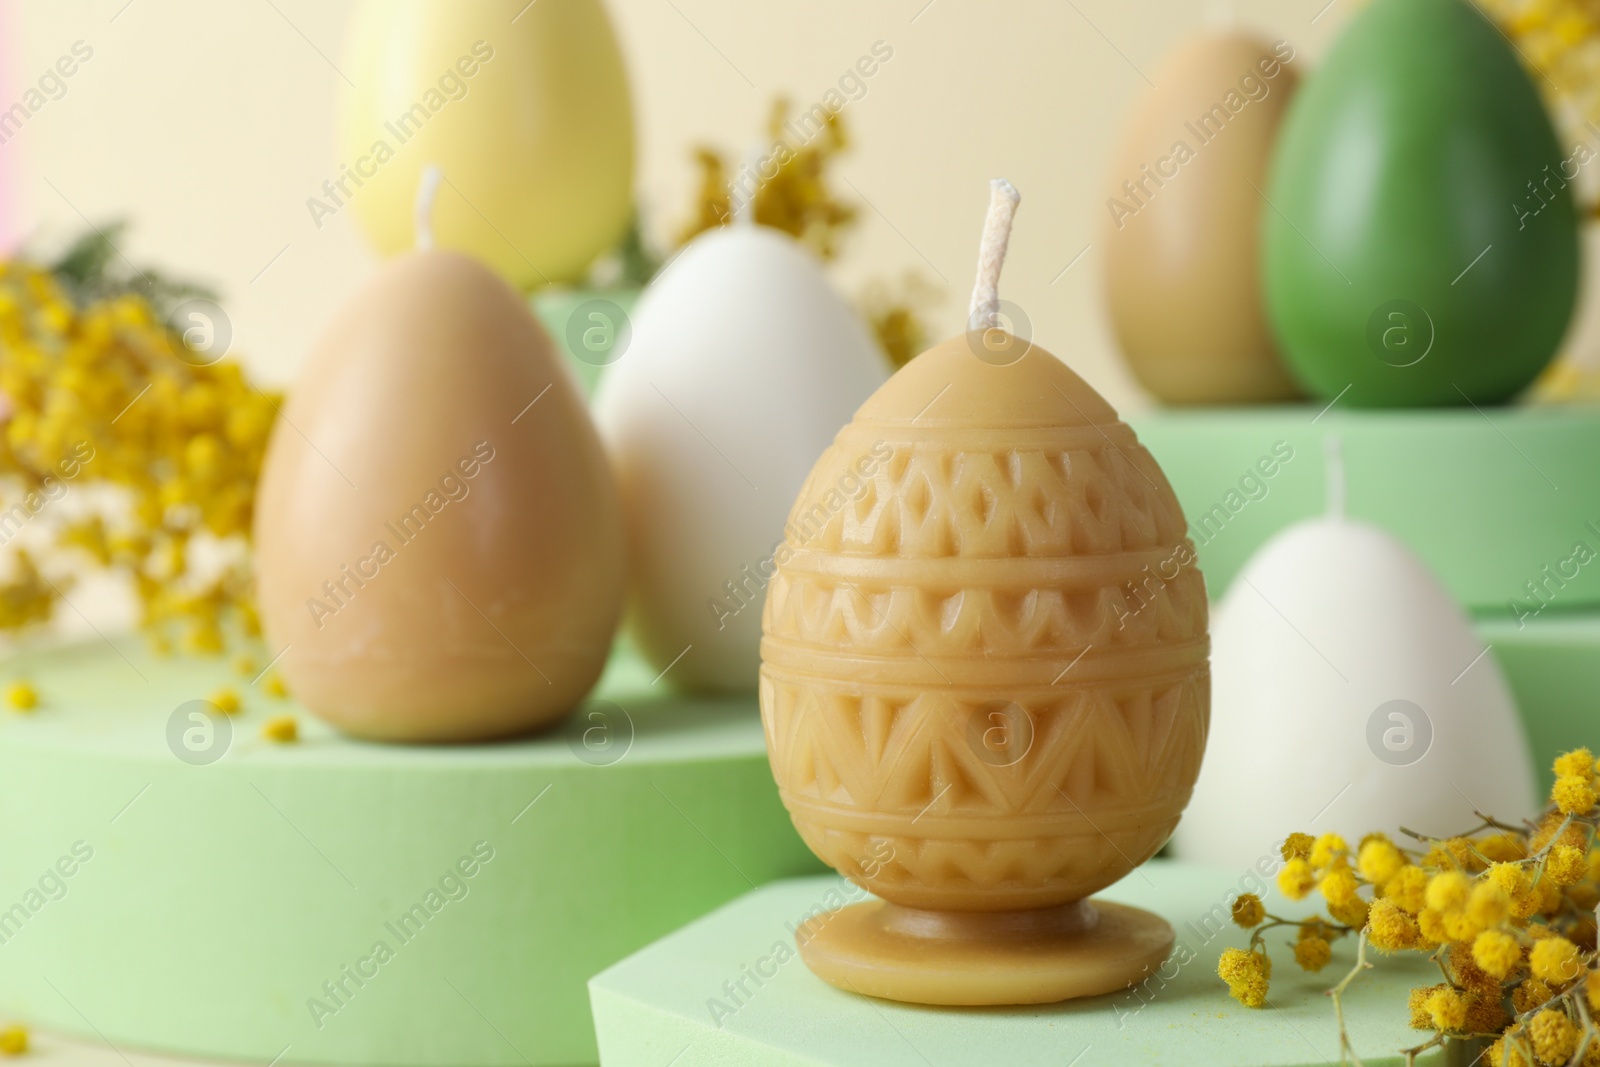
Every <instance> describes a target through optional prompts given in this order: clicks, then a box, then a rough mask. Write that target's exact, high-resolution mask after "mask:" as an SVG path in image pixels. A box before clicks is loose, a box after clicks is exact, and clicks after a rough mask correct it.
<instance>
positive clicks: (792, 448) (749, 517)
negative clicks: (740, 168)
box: [595, 224, 889, 692]
mask: <svg viewBox="0 0 1600 1067" xmlns="http://www.w3.org/2000/svg"><path fill="white" fill-rule="evenodd" d="M888 372H889V368H888V364H887V362H886V361H885V360H884V358H883V355H882V354H881V352H880V351H879V349H878V347H877V345H876V344H875V343H874V342H873V340H872V338H871V336H870V335H869V334H868V333H867V330H866V327H865V326H864V325H863V324H862V322H861V320H860V318H859V317H857V315H856V313H855V312H854V311H852V310H851V309H850V307H849V306H848V305H846V304H845V302H844V301H843V300H842V299H841V298H840V297H839V295H838V293H837V292H836V291H835V290H834V289H833V287H832V285H831V284H830V283H829V281H828V280H827V278H826V277H824V276H823V273H822V267H821V264H820V263H818V262H817V260H816V258H815V257H814V256H813V255H812V254H811V253H810V252H808V251H807V250H806V249H804V248H802V247H801V246H800V245H799V244H797V243H796V242H795V241H794V240H793V239H792V238H790V237H789V236H788V235H786V234H783V233H780V232H778V231H777V230H773V229H770V228H768V227H764V226H755V225H744V224H737V225H734V226H730V227H724V228H722V229H719V230H713V231H711V232H709V233H707V234H705V235H703V236H701V237H700V238H698V239H697V240H695V241H694V243H692V244H691V245H690V246H689V247H688V248H686V249H685V250H684V251H683V253H682V255H680V256H679V257H678V258H677V259H675V260H674V261H673V263H672V265H671V267H669V268H668V269H667V270H666V272H665V273H664V274H663V275H662V276H661V277H660V278H659V279H658V280H657V281H656V283H655V284H654V285H652V286H651V287H650V288H649V289H648V290H646V292H645V294H644V296H643V298H642V300H641V303H640V305H639V308H638V313H637V314H636V315H635V316H634V324H633V341H632V343H631V344H630V345H629V346H628V348H627V350H626V351H625V352H624V353H623V354H622V356H621V357H620V359H618V360H617V362H616V363H614V364H613V365H612V366H611V367H609V368H608V370H607V373H606V377H605V380H604V384H603V385H602V387H601V389H600V394H599V396H598V397H597V398H596V401H595V407H596V412H595V414H596V419H597V420H598V422H599V423H600V428H601V433H602V435H603V436H604V438H605V441H606V445H607V448H608V450H609V451H610V454H611V458H612V460H613V462H614V463H615V465H616V470H617V479H618V486H619V489H620V491H621V494H622V502H623V511H624V514H625V516H626V519H627V525H628V563H629V571H630V581H631V590H630V602H629V611H628V620H629V632H630V634H631V636H632V638H633V640H634V642H635V643H636V644H637V645H638V646H639V648H640V649H641V650H642V651H643V652H644V654H645V655H646V656H647V657H648V658H649V659H650V661H651V662H652V663H654V664H656V667H657V669H658V670H666V669H667V668H668V667H669V666H670V667H671V670H670V672H669V673H668V674H667V680H668V681H670V682H671V683H672V684H674V685H678V686H682V687H685V688H688V689H696V690H720V691H725V692H753V691H754V690H755V687H756V672H757V669H758V668H759V666H760V643H761V602H762V599H763V591H764V588H765V586H766V583H767V581H768V579H769V578H770V577H771V574H772V569H771V568H772V555H773V551H774V549H776V548H777V546H778V544H779V543H780V542H781V541H782V540H783V537H784V529H783V525H784V519H785V517H786V516H787V513H788V508H789V505H790V503H791V502H793V500H794V496H795V493H797V492H798V491H799V489H800V484H801V483H802V482H803V481H804V480H805V477H806V472H807V471H808V470H809V469H810V464H811V461H812V460H813V459H814V458H815V457H816V456H817V454H818V453H820V452H821V451H822V450H823V449H824V448H826V447H827V445H828V442H829V441H831V440H832V439H833V435H834V434H835V433H837V432H838V430H839V427H840V426H842V425H844V424H845V423H846V422H848V421H849V420H850V416H851V414H852V413H853V412H854V411H855V409H856V408H857V407H858V406H859V405H860V404H861V402H862V401H863V400H865V399H866V398H867V397H868V396H869V395H870V394H871V393H872V391H873V390H874V389H876V388H877V387H878V386H880V385H882V384H883V382H884V380H885V379H886V378H887V377H888Z"/></svg>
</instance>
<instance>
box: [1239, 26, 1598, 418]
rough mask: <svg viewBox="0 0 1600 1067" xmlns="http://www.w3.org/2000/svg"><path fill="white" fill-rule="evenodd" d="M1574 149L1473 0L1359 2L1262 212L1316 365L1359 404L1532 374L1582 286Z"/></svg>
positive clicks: (1293, 320) (1278, 160) (1272, 283)
mask: <svg viewBox="0 0 1600 1067" xmlns="http://www.w3.org/2000/svg"><path fill="white" fill-rule="evenodd" d="M1570 154H1571V153H1570V152H1568V151H1566V150H1563V149H1562V148H1561V146H1560V145H1559V144H1558V143H1557V141H1556V136H1555V132H1554V130H1552V128H1551V125H1550V118H1549V115H1548V113H1547V111H1546V109H1545V107H1544V104H1543V102H1542V101H1541V100H1540V98H1539V93H1538V91H1537V90H1536V89H1535V87H1534V85H1533V83H1532V82H1531V81H1530V80H1529V76H1528V74H1527V73H1526V72H1525V71H1524V70H1523V66H1522V62H1521V60H1520V59H1519V58H1518V56H1517V54H1516V52H1515V51H1513V49H1512V47H1511V46H1510V45H1509V44H1508V43H1507V40H1506V38H1505V36H1504V35H1503V34H1502V33H1501V32H1500V30H1499V29H1498V28H1497V27H1496V26H1495V25H1494V23H1493V22H1492V21H1491V20H1490V19H1488V18H1486V17H1485V16H1484V14H1483V12H1481V11H1479V10H1478V8H1477V7H1476V6H1475V5H1473V4H1471V3H1469V2H1467V0H1374V2H1373V3H1372V4H1370V5H1369V6H1367V7H1366V8H1365V9H1363V10H1361V11H1359V12H1357V13H1356V14H1355V15H1354V16H1352V18H1351V19H1350V21H1349V23H1348V24H1347V25H1346V26H1345V28H1344V30H1343V32H1342V34H1341V36H1340V37H1339V39H1338V41H1337V42H1336V43H1335V44H1334V47H1333V49H1332V50H1331V51H1330V52H1329V53H1328V55H1327V57H1326V58H1325V59H1324V60H1323V62H1322V65H1321V66H1320V67H1319V68H1318V69H1317V71H1316V73H1315V75H1314V76H1312V77H1311V78H1308V79H1307V81H1306V85H1305V88H1304V89H1302V90H1301V91H1300V92H1299V93H1298V94H1296V96H1295V99H1294V102H1293V104H1292V105H1291V106H1290V109H1289V114H1288V116H1287V117H1286V118H1285V119H1284V124H1283V132H1282V135H1281V136H1280V137H1279V140H1278V147H1277V150H1276V152H1275V154H1274V158H1273V166H1272V176H1271V182H1270V187H1269V188H1268V189H1267V190H1266V192H1267V195H1268V197H1270V199H1271V206H1268V207H1265V208H1264V209H1263V213H1262V219H1263V245H1262V247H1263V252H1264V275H1263V276H1264V278H1265V281H1266V293H1267V305H1268V310H1269V313H1270V315H1271V318H1272V322H1273V326H1274V329H1275V331H1276V333H1277V335H1278V338H1279V342H1280V344H1281V345H1282V346H1283V350H1284V355H1285V357H1286V358H1287V359H1288V361H1289V363H1290V366H1291V368H1292V369H1293V371H1294V372H1295V374H1296V375H1297V376H1298V378H1299V379H1300V380H1301V382H1302V383H1303V384H1304V385H1305V386H1306V387H1307V388H1308V389H1309V390H1310V391H1311V392H1312V393H1313V394H1315V395H1317V396H1320V397H1323V398H1324V399H1330V400H1331V399H1332V398H1333V397H1335V396H1338V395H1339V394H1340V393H1343V392H1344V391H1345V390H1346V389H1347V388H1348V390H1349V391H1348V393H1346V394H1345V397H1344V402H1345V403H1346V404H1347V405H1349V406H1355V407H1417V406H1423V405H1441V404H1466V403H1467V402H1468V401H1469V400H1470V401H1472V402H1474V403H1477V404H1485V403H1493V402H1499V401H1503V400H1506V399H1508V398H1510V397H1511V396H1513V395H1514V394H1515V393H1517V392H1518V391H1519V390H1520V389H1522V388H1523V387H1524V386H1526V385H1528V384H1529V383H1530V382H1532V381H1533V379H1534V378H1535V377H1536V376H1537V375H1538V373H1539V371H1540V370H1541V369H1542V368H1543V367H1544V365H1545V364H1546V363H1547V362H1548V361H1549V360H1550V358H1551V356H1553V355H1554V354H1555V351H1556V346H1557V345H1558V344H1559V343H1560V341H1561V337H1562V334H1563V333H1564V332H1565V331H1566V328H1567V322H1568V320H1569V318H1570V317H1571V314H1572V307H1573V303H1574V300H1575V299H1576V294H1577V285H1578V224H1577V219H1576V213H1575V208H1574V206H1573V198H1572V191H1571V189H1570V188H1568V181H1570V179H1571V177H1572V176H1573V175H1574V174H1575V173H1576V169H1577V166H1576V164H1575V163H1572V162H1569V161H1568V159H1567V157H1568V156H1569V155H1570ZM1547 168H1548V170H1547ZM1563 175H1565V177H1563ZM1536 190H1537V191H1536Z"/></svg>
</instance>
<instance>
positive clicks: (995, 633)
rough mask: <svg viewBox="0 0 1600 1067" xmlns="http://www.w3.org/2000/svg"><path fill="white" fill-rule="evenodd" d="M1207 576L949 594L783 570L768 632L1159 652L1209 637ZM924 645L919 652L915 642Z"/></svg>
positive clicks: (987, 646)
mask: <svg viewBox="0 0 1600 1067" xmlns="http://www.w3.org/2000/svg"><path fill="white" fill-rule="evenodd" d="M1206 613H1207V607H1206V589H1205V580H1204V579H1203V578H1201V576H1200V574H1199V572H1198V571H1195V570H1194V569H1193V568H1188V569H1185V570H1183V571H1181V572H1179V574H1178V576H1177V577H1176V578H1173V579H1172V580H1170V581H1165V582H1160V581H1150V582H1146V583H1144V584H1143V585H1140V586H1138V587H1135V588H1132V589H1130V588H1115V587H1111V588H1100V589H1093V590H1081V591H1067V590H1063V589H1053V588H1042V589H1033V590H1029V591H1027V592H1025V593H1014V592H1009V591H1006V590H999V589H970V588H969V589H962V590H959V591H957V592H955V593H953V594H950V595H948V596H941V595H939V593H937V592H935V591H932V590H929V589H925V588H921V589H919V588H912V587H908V586H897V587H894V588H892V589H890V590H888V591H879V590H876V589H873V588H870V587H867V586H863V585H861V584H857V583H853V582H852V583H848V584H844V585H839V584H834V583H832V582H829V581H827V580H826V579H821V578H814V577H811V576H801V575H791V574H789V573H788V572H780V573H779V574H778V575H777V577H776V578H774V579H773V580H772V582H771V584H770V585H769V587H768V589H767V602H766V607H765V609H764V616H763V626H764V628H765V630H766V632H767V633H769V634H774V635H781V636H782V637H784V638H785V639H787V640H793V641H797V642H799V643H801V644H807V645H815V646H817V647H819V648H829V649H834V648H844V647H848V648H850V649H851V650H852V651H854V652H862V653H868V654H911V655H917V654H920V655H924V656H941V655H971V654H974V653H981V654H985V655H1027V654H1032V653H1037V652H1043V651H1055V652H1060V653H1062V654H1063V655H1064V656H1065V658H1066V659H1067V660H1070V659H1071V658H1072V656H1073V655H1075V654H1076V651H1075V650H1077V649H1082V648H1088V647H1090V646H1093V647H1095V648H1098V649H1111V648H1118V647H1149V646H1151V645H1153V644H1156V643H1159V642H1166V641H1184V640H1188V639H1189V638H1191V637H1194V636H1196V635H1198V634H1203V633H1205V631H1206ZM912 642H914V643H915V648H914V649H913V648H912V645H911V643H912Z"/></svg>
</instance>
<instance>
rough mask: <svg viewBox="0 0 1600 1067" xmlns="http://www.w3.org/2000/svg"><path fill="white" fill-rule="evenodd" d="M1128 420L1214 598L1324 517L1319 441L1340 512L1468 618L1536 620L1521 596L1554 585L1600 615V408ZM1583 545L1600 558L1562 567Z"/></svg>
mask: <svg viewBox="0 0 1600 1067" xmlns="http://www.w3.org/2000/svg"><path fill="white" fill-rule="evenodd" d="M1129 422H1131V423H1132V424H1133V427H1134V429H1135V430H1136V431H1137V433H1138V435H1139V440H1140V441H1141V442H1143V443H1144V444H1145V446H1146V447H1147V448H1149V449H1150V452H1151V453H1152V454H1153V455H1154V456H1155V458H1156V459H1157V460H1158V461H1159V462H1160V463H1161V466H1162V469H1163V470H1164V471H1166V474H1167V478H1168V480H1169V481H1171V482H1172V486H1173V489H1174V490H1175V491H1176V492H1177V494H1178V500H1179V501H1180V502H1181V503H1182V504H1183V510H1184V513H1185V514H1186V515H1187V516H1188V518H1189V523H1190V536H1191V537H1193V538H1194V541H1195V544H1196V545H1197V546H1198V547H1199V555H1200V567H1201V569H1202V570H1203V571H1204V572H1205V575H1206V584H1207V586H1208V588H1209V589H1210V592H1211V596H1212V598H1213V599H1215V598H1218V597H1220V596H1221V595H1222V594H1223V593H1224V592H1225V591H1226V590H1227V588H1228V586H1229V584H1230V583H1231V582H1232V581H1233V578H1234V576H1235V575H1236V574H1238V572H1239V569H1240V568H1241V567H1242V566H1243V565H1244V563H1245V561H1246V560H1248V559H1249V558H1250V556H1251V555H1252V554H1253V553H1254V552H1255V551H1256V549H1258V548H1260V547H1261V545H1262V544H1263V543H1264V542H1265V541H1266V540H1267V539H1268V538H1269V537H1271V536H1272V535H1273V534H1275V533H1277V532H1278V531H1279V530H1281V529H1283V528H1284V527H1285V526H1287V525H1289V524H1290V523H1292V522H1294V521H1296V520H1298V519H1303V518H1306V517H1308V516H1311V515H1316V514H1320V513H1322V511H1323V509H1324V477H1323V473H1324V469H1323V438H1324V437H1325V436H1326V435H1327V434H1330V433H1337V434H1338V435H1339V437H1340V440H1341V442H1342V444H1343V451H1344V463H1345V471H1346V477H1347V482H1348V488H1349V504H1348V510H1349V513H1350V514H1351V515H1352V516H1354V517H1356V518H1360V519H1366V520H1368V521H1370V522H1374V523H1376V524H1378V525H1379V526H1382V527H1384V528H1385V529H1387V530H1389V531H1390V532H1391V533H1393V534H1395V535H1396V536H1398V537H1399V538H1400V539H1401V540H1402V541H1404V542H1406V543H1407V544H1408V545H1410V546H1411V548H1412V549H1414V550H1415V551H1416V552H1417V553H1418V554H1420V555H1421V556H1422V558H1423V559H1425V560H1426V561H1427V562H1428V563H1429V564H1430V565H1432V567H1433V568H1434V570H1436V571H1437V572H1438V574H1439V576H1440V578H1441V579H1443V581H1444V584H1445V586H1446V587H1447V588H1448V589H1449V590H1450V591H1451V592H1452V593H1453V594H1454V595H1455V596H1456V598H1457V599H1458V600H1460V602H1461V603H1462V604H1463V605H1465V606H1466V607H1467V608H1468V610H1471V611H1475V612H1493V613H1497V614H1510V613H1511V610H1512V609H1511V606H1510V605H1511V603H1512V602H1513V601H1516V602H1527V603H1529V604H1530V605H1531V606H1533V607H1537V606H1539V602H1538V601H1535V600H1530V598H1529V594H1528V592H1527V589H1526V583H1528V582H1535V583H1548V588H1549V590H1550V592H1549V597H1548V599H1549V601H1550V603H1551V604H1553V605H1554V606H1555V607H1557V608H1559V609H1561V610H1567V611H1570V610H1572V609H1575V608H1600V408H1594V407H1572V408H1554V407H1547V408H1539V407H1508V408H1483V409H1481V410H1479V409H1474V408H1471V407H1463V408H1455V409H1443V410H1431V411H1352V410H1345V409H1344V408H1342V407H1341V405H1340V404H1339V403H1335V404H1333V405H1332V406H1331V407H1328V408H1326V409H1324V408H1322V407H1310V406H1306V407H1272V408H1250V409H1244V408H1239V409H1226V408H1224V409H1216V408H1213V409H1204V410H1200V409H1197V410H1193V411H1182V410H1178V411H1172V410H1168V411H1162V412H1157V413H1151V414H1147V415H1144V416H1141V417H1138V418H1133V419H1130V420H1129ZM1275 449H1276V451H1275ZM1286 453H1292V455H1291V458H1289V459H1288V460H1287V461H1285V460H1284V458H1283V457H1284V455H1285V454H1286ZM1268 470H1270V471H1272V472H1273V473H1271V474H1270V475H1267V474H1265V473H1264V472H1265V471H1268ZM1578 542H1583V543H1584V544H1586V545H1587V547H1588V548H1589V549H1590V550H1592V551H1593V552H1594V553H1595V555H1596V558H1594V559H1592V560H1591V561H1590V562H1588V563H1584V564H1578V563H1576V562H1573V563H1567V561H1569V560H1570V559H1571V558H1572V556H1573V548H1574V545H1575V544H1576V543H1578ZM1546 567H1550V568H1551V569H1552V572H1555V573H1556V577H1557V578H1558V579H1560V584H1559V585H1557V583H1556V582H1554V581H1551V580H1550V579H1548V578H1547V576H1546V572H1545V570H1544V568H1546ZM1562 568H1565V570H1566V572H1567V573H1569V574H1571V575H1572V577H1570V578H1563V577H1562V576H1561V574H1560V573H1559V572H1560V571H1561V569H1562Z"/></svg>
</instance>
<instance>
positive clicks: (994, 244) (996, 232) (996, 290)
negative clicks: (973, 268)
mask: <svg viewBox="0 0 1600 1067" xmlns="http://www.w3.org/2000/svg"><path fill="white" fill-rule="evenodd" d="M1021 199H1022V194H1021V193H1019V192H1017V188H1016V186H1014V185H1012V184H1011V183H1010V182H1008V181H1006V180H1005V179H1004V178H995V179H994V180H993V181H991V182H990V183H989V213H988V214H987V215H986V216H985V217H984V220H983V240H982V241H981V242H980V243H979V245H978V277H977V281H976V282H974V283H973V286H972V303H971V305H970V306H969V307H968V308H967V329H969V330H988V329H993V328H994V327H996V326H999V325H1000V268H1001V267H1003V266H1005V262H1006V246H1007V245H1008V244H1010V243H1011V222H1012V220H1013V219H1014V218H1016V214H1017V203H1018V201H1020V200H1021Z"/></svg>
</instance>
